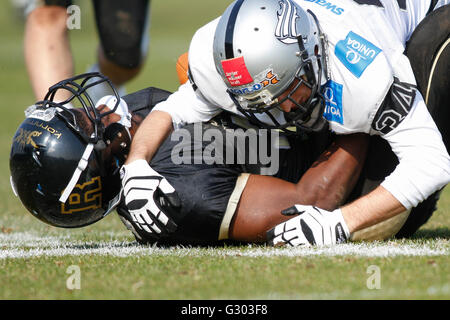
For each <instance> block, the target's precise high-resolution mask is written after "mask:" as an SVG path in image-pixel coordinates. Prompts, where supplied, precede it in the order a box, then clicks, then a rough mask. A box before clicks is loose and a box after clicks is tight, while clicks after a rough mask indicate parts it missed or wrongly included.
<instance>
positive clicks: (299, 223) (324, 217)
mask: <svg viewBox="0 0 450 320" xmlns="http://www.w3.org/2000/svg"><path fill="white" fill-rule="evenodd" d="M281 213H282V214H283V215H285V216H291V215H295V214H299V216H297V217H294V218H292V219H289V220H287V221H285V222H283V223H280V224H279V225H277V226H276V227H275V228H273V229H271V230H269V231H268V232H267V240H268V242H269V243H270V244H272V245H288V246H292V247H296V246H310V245H317V246H324V245H335V244H339V243H344V242H346V241H347V240H348V239H349V237H350V232H349V230H348V226H347V224H346V223H345V221H344V217H343V216H342V212H341V209H336V210H334V211H332V212H330V211H326V210H323V209H319V208H317V207H314V206H304V205H295V206H293V207H291V208H288V209H286V210H283V211H282V212H281Z"/></svg>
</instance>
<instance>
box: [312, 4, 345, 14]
mask: <svg viewBox="0 0 450 320" xmlns="http://www.w3.org/2000/svg"><path fill="white" fill-rule="evenodd" d="M305 1H306V2H313V3H315V4H317V5H319V6H321V7H323V8H325V9H327V10H329V11H330V12H332V13H334V14H335V15H338V16H340V15H341V14H342V13H343V12H344V8H340V7H338V6H337V5H335V4H334V3H333V2H331V1H326V0H305Z"/></svg>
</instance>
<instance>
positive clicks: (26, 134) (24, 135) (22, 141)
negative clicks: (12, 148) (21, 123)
mask: <svg viewBox="0 0 450 320" xmlns="http://www.w3.org/2000/svg"><path fill="white" fill-rule="evenodd" d="M41 134H42V132H39V131H30V130H25V129H23V128H19V130H18V131H17V136H16V137H14V140H13V143H17V144H18V145H19V147H20V148H21V149H22V150H23V149H24V148H25V146H26V145H29V144H30V145H32V146H33V147H34V148H38V146H37V145H36V143H35V142H34V140H33V137H39V136H40V135H41Z"/></svg>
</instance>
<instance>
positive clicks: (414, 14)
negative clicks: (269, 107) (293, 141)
mask: <svg viewBox="0 0 450 320" xmlns="http://www.w3.org/2000/svg"><path fill="white" fill-rule="evenodd" d="M293 1H295V2H297V3H298V4H299V5H300V6H302V8H304V9H310V10H311V11H312V12H313V13H314V14H315V15H316V16H317V18H318V20H319V23H320V27H321V29H322V31H323V33H324V34H325V35H326V37H327V40H328V62H329V63H328V76H329V81H328V82H327V84H326V85H325V87H324V88H323V90H324V96H325V105H326V106H325V112H324V116H325V118H326V119H327V120H328V122H329V125H330V129H331V130H332V131H334V132H336V133H337V134H350V133H357V132H363V133H368V134H371V135H374V134H377V135H382V136H383V137H384V138H385V139H386V140H387V141H388V142H389V143H390V145H391V147H392V149H393V151H394V152H395V153H396V155H397V156H398V157H399V160H400V165H399V166H398V167H397V169H396V170H395V171H394V173H393V174H392V175H391V176H390V177H389V178H388V179H386V181H385V184H384V185H383V186H384V187H385V188H386V189H387V190H389V191H390V192H391V193H392V194H393V195H394V196H395V197H396V198H397V199H398V200H399V201H400V202H401V203H402V204H403V205H404V206H405V207H406V208H411V207H412V206H416V205H417V204H418V203H419V202H420V201H422V200H424V199H425V198H426V197H428V195H429V194H431V192H434V191H435V190H437V189H438V188H440V187H442V186H443V185H445V184H446V183H448V181H449V180H450V158H449V157H448V154H447V151H446V149H445V146H444V144H443V143H442V139H441V136H440V133H439V131H438V130H437V128H436V125H435V124H434V121H433V120H432V119H431V117H430V116H429V113H428V111H427V109H426V106H425V104H424V102H423V99H422V97H421V95H420V93H418V92H416V90H415V88H414V85H415V78H414V74H413V71H412V68H411V66H410V63H409V60H408V59H407V57H406V56H405V55H404V54H403V52H404V49H405V43H406V41H407V40H408V39H409V37H410V36H411V33H412V31H413V30H414V28H415V27H416V26H417V25H418V24H419V23H420V21H421V20H422V19H423V18H424V17H425V14H426V13H427V12H428V9H429V6H430V0H426V1H421V0H373V1H369V0H339V1H338V0H293ZM367 3H369V4H367ZM218 21H219V19H216V20H214V21H212V22H210V23H208V24H207V25H205V26H204V27H202V28H200V29H199V30H198V31H197V32H196V33H195V35H194V37H193V39H192V41H191V44H190V48H189V66H190V71H191V76H192V80H193V81H194V83H195V86H196V89H194V88H193V86H192V85H191V84H190V83H189V82H188V83H186V84H184V85H182V86H181V87H180V89H179V90H178V91H177V92H175V93H174V94H172V95H171V96H170V97H169V99H167V101H164V102H161V103H160V104H158V105H157V106H156V107H155V108H154V110H162V111H165V112H168V113H169V114H170V115H171V117H172V120H173V122H174V126H175V127H179V126H181V125H183V124H185V123H193V122H201V121H208V120H210V119H211V118H212V117H214V116H215V115H217V114H218V113H219V112H221V111H222V110H227V111H230V112H232V113H235V114H238V115H240V113H239V111H238V110H237V108H236V106H235V105H234V103H233V101H232V100H231V98H230V97H229V95H228V93H227V86H226V85H225V83H224V81H223V80H222V78H221V76H220V75H219V73H218V72H217V70H216V67H215V63H214V58H213V41H214V33H215V29H216V26H217V24H218ZM386 98H388V99H390V100H389V101H390V102H391V105H393V106H394V107H395V108H391V107H389V108H386V109H384V108H385V106H386V105H389V104H386V103H383V102H384V101H385V99H386ZM413 109H414V110H415V109H424V110H419V111H416V112H410V110H413ZM272 114H273V116H274V117H275V118H276V119H277V121H279V122H280V123H281V124H283V123H285V121H284V116H283V114H282V112H280V111H278V110H273V111H272ZM424 114H425V115H428V116H427V117H424ZM419 115H420V116H419ZM241 116H242V115H241ZM419 117H421V118H420V119H419ZM258 118H259V120H261V121H263V122H265V123H267V124H269V125H273V122H272V121H271V120H270V118H269V117H268V116H267V115H265V114H262V115H258ZM424 119H426V122H425V121H424ZM416 127H417V128H421V129H420V130H423V131H424V135H421V134H419V135H418V136H419V137H420V136H424V137H427V139H421V140H420V143H419V144H417V148H414V147H413V148H411V145H414V144H415V143H416V142H417V140H416V141H411V140H410V139H411V138H410V137H412V136H414V137H417V135H408V132H409V131H411V129H415V128H416ZM418 130H419V129H418ZM405 132H406V133H405ZM424 153H425V154H427V155H432V157H431V158H430V159H429V162H427V163H430V166H429V167H427V169H426V170H418V166H420V165H421V164H420V159H419V160H417V161H419V163H415V162H414V158H415V159H418V158H417V155H420V154H424ZM417 161H416V162H417ZM430 170H431V171H433V174H432V175H431V176H432V177H433V179H434V180H433V181H430V178H429V177H430ZM410 177H413V178H414V179H410Z"/></svg>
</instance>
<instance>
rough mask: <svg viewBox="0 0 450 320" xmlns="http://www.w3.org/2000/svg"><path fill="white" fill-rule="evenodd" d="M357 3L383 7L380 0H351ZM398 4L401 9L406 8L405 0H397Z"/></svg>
mask: <svg viewBox="0 0 450 320" xmlns="http://www.w3.org/2000/svg"><path fill="white" fill-rule="evenodd" d="M353 1H355V2H356V3H358V4H368V5H371V6H377V7H379V8H384V7H383V4H382V3H381V1H380V0H353ZM397 3H398V6H399V7H400V9H402V10H406V0H397Z"/></svg>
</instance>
